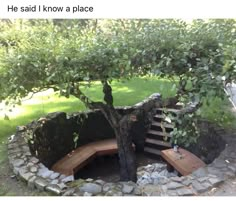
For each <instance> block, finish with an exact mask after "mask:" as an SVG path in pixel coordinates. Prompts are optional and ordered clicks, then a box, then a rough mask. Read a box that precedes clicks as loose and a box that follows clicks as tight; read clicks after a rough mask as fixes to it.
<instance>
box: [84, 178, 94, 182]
mask: <svg viewBox="0 0 236 201" xmlns="http://www.w3.org/2000/svg"><path fill="white" fill-rule="evenodd" d="M85 181H87V182H93V179H91V178H88V179H86V180H85Z"/></svg>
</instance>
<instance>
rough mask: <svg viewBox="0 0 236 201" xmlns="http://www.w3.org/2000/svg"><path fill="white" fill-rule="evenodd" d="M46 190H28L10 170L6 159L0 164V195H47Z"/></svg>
mask: <svg viewBox="0 0 236 201" xmlns="http://www.w3.org/2000/svg"><path fill="white" fill-rule="evenodd" d="M47 195H49V194H48V193H46V192H38V191H36V190H33V191H32V190H30V189H29V188H28V187H27V185H26V184H24V183H23V182H22V181H19V180H18V179H17V178H16V177H15V176H14V174H13V172H12V171H11V169H10V167H9V165H8V161H4V162H2V163H1V166H0V196H47Z"/></svg>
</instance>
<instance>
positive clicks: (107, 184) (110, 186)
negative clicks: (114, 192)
mask: <svg viewBox="0 0 236 201" xmlns="http://www.w3.org/2000/svg"><path fill="white" fill-rule="evenodd" d="M114 187H115V184H114V183H106V184H104V186H103V191H104V192H107V191H109V190H111V189H113V188H114Z"/></svg>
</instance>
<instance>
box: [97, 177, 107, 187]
mask: <svg viewBox="0 0 236 201" xmlns="http://www.w3.org/2000/svg"><path fill="white" fill-rule="evenodd" d="M95 183H97V184H100V185H102V186H103V185H104V184H105V183H106V182H105V181H103V180H101V179H97V180H95Z"/></svg>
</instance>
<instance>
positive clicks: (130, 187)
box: [122, 184, 134, 193]
mask: <svg viewBox="0 0 236 201" xmlns="http://www.w3.org/2000/svg"><path fill="white" fill-rule="evenodd" d="M133 190H134V185H130V184H124V185H123V188H122V192H123V193H131V192H132V191H133Z"/></svg>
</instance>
